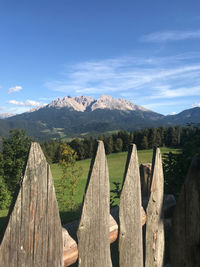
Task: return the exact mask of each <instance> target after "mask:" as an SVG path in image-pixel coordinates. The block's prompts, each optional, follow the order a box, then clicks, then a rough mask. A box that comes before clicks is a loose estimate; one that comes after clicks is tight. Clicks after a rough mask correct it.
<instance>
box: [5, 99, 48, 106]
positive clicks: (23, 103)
mask: <svg viewBox="0 0 200 267" xmlns="http://www.w3.org/2000/svg"><path fill="white" fill-rule="evenodd" d="M8 104H12V105H15V106H23V107H40V106H44V105H46V104H44V103H41V102H37V101H34V100H26V101H17V100H9V101H8Z"/></svg>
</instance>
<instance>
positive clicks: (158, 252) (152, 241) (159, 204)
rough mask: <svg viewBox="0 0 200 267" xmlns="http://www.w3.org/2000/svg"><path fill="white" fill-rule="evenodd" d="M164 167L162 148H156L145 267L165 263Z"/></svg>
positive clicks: (148, 216) (147, 225)
mask: <svg viewBox="0 0 200 267" xmlns="http://www.w3.org/2000/svg"><path fill="white" fill-rule="evenodd" d="M163 187H164V178H163V169H162V157H161V153H160V149H159V148H157V149H155V150H154V155H153V161H152V184H151V193H150V198H149V202H148V206H147V212H146V214H147V221H146V249H145V250H146V257H145V267H161V266H163V264H164V242H165V240H164V222H163Z"/></svg>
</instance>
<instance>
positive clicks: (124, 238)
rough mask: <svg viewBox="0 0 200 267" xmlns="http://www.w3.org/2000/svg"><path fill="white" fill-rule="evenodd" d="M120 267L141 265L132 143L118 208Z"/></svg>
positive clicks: (139, 215) (137, 176)
mask: <svg viewBox="0 0 200 267" xmlns="http://www.w3.org/2000/svg"><path fill="white" fill-rule="evenodd" d="M119 220H120V234H119V258H120V267H133V266H137V267H142V266H143V246H142V210H141V186H140V174H139V165H138V156H137V149H136V146H135V145H132V146H131V148H130V151H129V154H128V158H127V164H126V169H125V175H124V182H123V188H122V192H121V197H120V208H119Z"/></svg>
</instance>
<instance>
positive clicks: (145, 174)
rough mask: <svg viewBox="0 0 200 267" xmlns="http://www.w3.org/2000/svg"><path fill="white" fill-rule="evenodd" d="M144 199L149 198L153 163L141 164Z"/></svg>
mask: <svg viewBox="0 0 200 267" xmlns="http://www.w3.org/2000/svg"><path fill="white" fill-rule="evenodd" d="M140 180H141V190H142V197H149V195H150V187H151V163H145V164H144V163H143V164H140Z"/></svg>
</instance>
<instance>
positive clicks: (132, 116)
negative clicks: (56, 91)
mask: <svg viewBox="0 0 200 267" xmlns="http://www.w3.org/2000/svg"><path fill="white" fill-rule="evenodd" d="M4 117H6V114H5V115H4ZM188 123H194V124H200V108H199V107H196V108H192V109H188V110H184V111H182V112H181V113H179V114H177V115H168V116H164V115H162V114H159V113H156V112H153V111H151V110H148V109H145V108H143V107H141V106H138V105H135V104H133V103H131V102H129V101H127V100H125V99H123V98H119V99H116V98H112V97H111V96H107V95H102V96H101V97H100V98H99V99H97V100H96V99H93V98H91V97H86V96H79V97H70V96H68V97H64V98H58V99H55V100H54V101H52V102H51V103H50V104H48V105H46V106H44V107H41V108H39V109H36V110H32V111H30V112H25V113H22V114H19V115H15V116H12V117H8V118H4V119H2V118H1V119H0V136H5V135H8V133H9V130H11V129H13V128H23V129H25V130H26V132H27V134H28V135H30V136H32V137H33V138H36V139H38V140H45V139H48V138H70V137H75V136H80V137H81V136H84V135H87V134H89V135H98V134H100V133H108V132H110V131H115V130H128V131H131V130H136V129H141V128H145V127H158V126H170V125H186V124H188Z"/></svg>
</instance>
